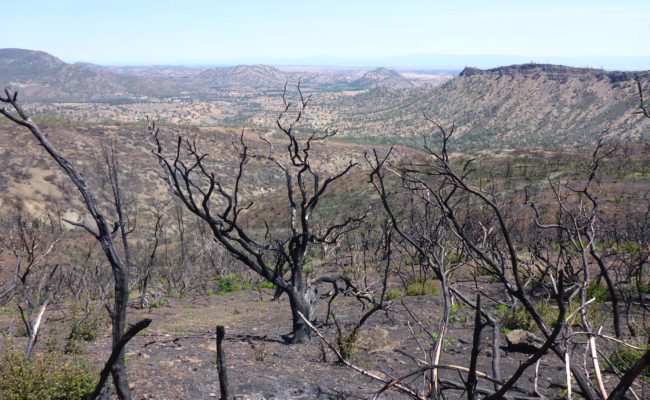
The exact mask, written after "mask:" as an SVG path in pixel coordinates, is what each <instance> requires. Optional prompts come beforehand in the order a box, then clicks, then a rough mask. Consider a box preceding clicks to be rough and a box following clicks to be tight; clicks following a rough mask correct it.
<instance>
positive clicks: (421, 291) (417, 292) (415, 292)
mask: <svg viewBox="0 0 650 400" xmlns="http://www.w3.org/2000/svg"><path fill="white" fill-rule="evenodd" d="M441 293H442V292H441V290H440V284H439V283H438V281H434V280H423V279H418V280H416V281H413V282H411V283H409V284H408V285H406V295H407V296H427V295H437V294H441Z"/></svg>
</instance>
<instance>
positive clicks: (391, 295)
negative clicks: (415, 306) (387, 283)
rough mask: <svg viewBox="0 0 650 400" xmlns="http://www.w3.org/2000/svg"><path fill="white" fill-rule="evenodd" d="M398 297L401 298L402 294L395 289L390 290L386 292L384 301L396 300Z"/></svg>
mask: <svg viewBox="0 0 650 400" xmlns="http://www.w3.org/2000/svg"><path fill="white" fill-rule="evenodd" d="M400 296H402V293H400V291H399V290H397V289H390V290H388V291H387V292H386V300H388V301H392V300H397V299H399V298H400Z"/></svg>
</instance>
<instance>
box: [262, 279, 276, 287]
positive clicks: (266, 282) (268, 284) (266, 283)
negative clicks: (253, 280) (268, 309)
mask: <svg viewBox="0 0 650 400" xmlns="http://www.w3.org/2000/svg"><path fill="white" fill-rule="evenodd" d="M260 288H261V289H274V288H275V285H274V284H273V282H269V281H262V282H261V283H260Z"/></svg>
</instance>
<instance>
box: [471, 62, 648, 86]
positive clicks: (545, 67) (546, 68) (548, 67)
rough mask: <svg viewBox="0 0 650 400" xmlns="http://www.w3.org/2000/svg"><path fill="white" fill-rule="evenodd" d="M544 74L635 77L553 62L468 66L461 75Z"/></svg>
mask: <svg viewBox="0 0 650 400" xmlns="http://www.w3.org/2000/svg"><path fill="white" fill-rule="evenodd" d="M542 74H543V75H545V76H547V77H548V78H549V79H555V80H561V81H567V80H568V78H569V77H578V78H580V77H581V78H584V79H597V80H601V79H608V80H609V82H611V83H616V82H622V81H627V80H631V79H633V78H634V74H635V72H628V71H605V70H602V69H596V68H576V67H567V66H564V65H553V64H520V65H509V66H504V67H497V68H492V69H485V70H484V69H479V68H472V67H467V68H465V69H463V70H462V71H461V73H460V75H459V76H465V77H469V76H477V75H489V76H497V77H498V76H504V75H507V76H511V77H514V76H521V75H528V76H539V75H542ZM637 74H638V73H637ZM641 74H648V72H647V71H646V72H641Z"/></svg>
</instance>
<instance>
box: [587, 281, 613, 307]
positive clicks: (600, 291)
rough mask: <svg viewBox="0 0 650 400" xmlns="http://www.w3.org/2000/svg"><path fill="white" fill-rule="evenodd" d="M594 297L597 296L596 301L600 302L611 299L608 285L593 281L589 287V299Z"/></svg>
mask: <svg viewBox="0 0 650 400" xmlns="http://www.w3.org/2000/svg"><path fill="white" fill-rule="evenodd" d="M592 298H596V301H597V302H599V303H603V302H605V301H609V300H611V297H610V296H609V290H608V289H607V287H606V286H603V285H601V284H599V283H596V282H592V283H591V284H590V285H589V287H587V299H592Z"/></svg>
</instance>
